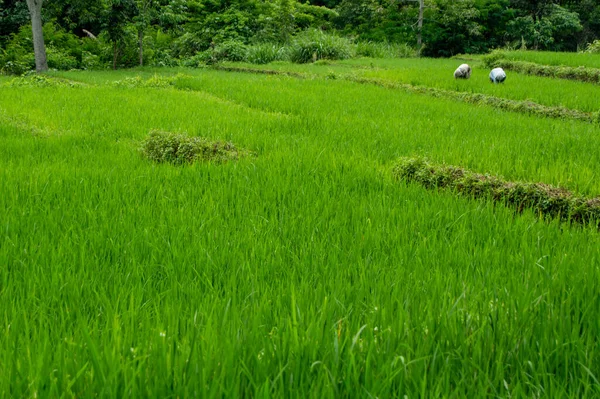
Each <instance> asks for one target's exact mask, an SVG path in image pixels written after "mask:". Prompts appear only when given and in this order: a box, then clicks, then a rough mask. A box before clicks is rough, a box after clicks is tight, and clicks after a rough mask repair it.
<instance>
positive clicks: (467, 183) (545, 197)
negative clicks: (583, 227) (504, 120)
mask: <svg viewBox="0 0 600 399" xmlns="http://www.w3.org/2000/svg"><path fill="white" fill-rule="evenodd" d="M393 174H394V177H396V178H397V179H400V180H406V181H409V182H416V183H419V184H421V185H423V186H424V187H425V188H429V189H449V190H454V191H455V192H457V193H459V194H461V195H465V196H469V197H472V198H486V199H491V200H492V201H495V202H500V203H503V204H505V205H507V206H511V207H514V208H515V209H516V210H517V211H518V212H522V211H523V210H524V209H527V208H528V209H531V210H533V211H534V212H535V213H537V214H539V215H541V216H544V217H549V218H558V219H561V220H568V221H573V222H578V223H583V224H588V223H593V224H595V225H596V226H598V225H599V222H600V198H592V199H589V198H584V197H580V196H576V195H575V194H573V193H572V192H570V191H568V190H565V189H563V188H559V187H554V186H551V185H548V184H543V183H523V182H511V181H506V180H503V179H502V178H500V177H496V176H491V175H487V174H485V175H483V174H479V173H475V172H472V171H469V170H467V169H463V168H460V167H456V166H451V165H435V164H430V163H429V162H427V160H425V159H424V158H402V159H400V160H399V161H398V162H397V163H396V165H395V166H394V169H393Z"/></svg>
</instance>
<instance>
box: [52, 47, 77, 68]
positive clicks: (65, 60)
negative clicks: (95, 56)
mask: <svg viewBox="0 0 600 399" xmlns="http://www.w3.org/2000/svg"><path fill="white" fill-rule="evenodd" d="M46 56H47V60H48V68H50V69H58V70H60V71H68V70H70V69H77V68H78V67H79V62H78V61H77V59H76V58H75V57H73V56H71V55H69V54H67V53H65V52H63V51H61V50H60V49H57V48H56V47H52V46H47V47H46Z"/></svg>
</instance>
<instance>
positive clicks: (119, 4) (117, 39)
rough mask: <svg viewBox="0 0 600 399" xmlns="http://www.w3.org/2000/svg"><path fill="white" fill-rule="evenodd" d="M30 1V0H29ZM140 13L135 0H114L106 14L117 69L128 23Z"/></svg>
mask: <svg viewBox="0 0 600 399" xmlns="http://www.w3.org/2000/svg"><path fill="white" fill-rule="evenodd" d="M27 1H30V0H27ZM137 14H138V9H137V6H136V4H135V2H134V1H133V0H112V1H111V2H110V4H109V8H108V12H107V15H106V21H105V23H106V32H107V34H108V39H109V40H110V41H111V43H112V44H113V69H117V61H118V60H119V55H120V54H121V51H122V47H123V45H124V44H125V36H126V35H127V32H126V31H125V28H126V26H127V23H128V22H130V21H131V19H132V18H133V17H134V16H135V15H137Z"/></svg>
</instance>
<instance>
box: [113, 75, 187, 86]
mask: <svg viewBox="0 0 600 399" xmlns="http://www.w3.org/2000/svg"><path fill="white" fill-rule="evenodd" d="M182 77H186V75H184V74H181V73H178V74H177V75H175V76H160V75H156V74H155V75H154V76H152V77H150V78H148V79H143V78H142V77H141V76H139V75H136V76H133V77H129V78H125V79H122V80H117V81H114V82H113V83H112V84H113V85H114V86H117V87H127V88H134V87H154V88H165V87H170V86H173V85H174V84H175V81H176V80H177V79H179V78H182Z"/></svg>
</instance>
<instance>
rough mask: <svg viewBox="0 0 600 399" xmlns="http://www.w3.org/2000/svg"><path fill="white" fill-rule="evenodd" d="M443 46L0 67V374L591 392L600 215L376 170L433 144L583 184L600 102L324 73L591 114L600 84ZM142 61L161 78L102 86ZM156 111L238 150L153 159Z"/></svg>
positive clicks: (157, 384)
mask: <svg viewBox="0 0 600 399" xmlns="http://www.w3.org/2000/svg"><path fill="white" fill-rule="evenodd" d="M377 63H380V64H377ZM458 63H460V62H457V61H454V60H452V61H448V60H437V61H435V60H385V61H377V60H369V59H364V60H360V61H349V62H342V63H339V64H338V63H333V64H330V65H307V66H291V65H289V64H276V65H266V66H264V67H263V68H266V69H269V68H277V69H279V70H289V71H292V70H293V71H299V72H303V73H309V74H310V76H309V78H306V79H299V78H296V77H290V76H280V75H259V74H250V73H234V72H225V71H216V70H210V69H195V70H194V69H158V70H151V69H146V70H129V71H118V72H108V71H104V72H87V71H84V72H77V71H73V72H62V73H60V74H59V73H54V74H52V76H57V77H60V78H61V79H63V80H66V81H74V82H82V83H84V85H73V86H71V85H55V86H35V85H32V86H10V85H4V86H2V87H1V88H0V192H1V193H2V195H1V196H0V232H1V233H0V264H2V265H3V266H4V267H2V268H0V320H2V330H0V396H3V397H34V396H35V397H58V396H64V397H87V396H101V397H119V398H121V397H223V396H227V397H250V396H251V397H264V398H267V397H298V398H304V397H319V398H321V397H403V396H404V395H406V397H438V396H442V397H509V396H511V397H578V398H579V397H597V396H598V395H600V383H599V378H600V346H599V345H600V344H599V339H598V337H600V284H598V282H599V281H600V233H599V231H598V229H597V227H596V226H594V225H591V224H587V225H586V224H584V225H572V224H568V223H563V222H561V221H560V220H555V219H554V220H547V219H546V218H544V217H541V216H540V215H539V214H537V213H536V212H534V211H532V210H528V209H525V210H524V211H523V212H522V213H515V212H514V210H513V209H511V208H509V207H505V206H502V205H499V204H497V203H494V202H493V201H486V200H478V201H474V200H473V199H472V198H469V197H468V196H457V195H456V194H455V193H453V192H452V191H451V190H428V189H425V188H423V187H422V186H420V185H417V184H412V183H410V182H405V181H397V180H396V179H395V178H394V176H393V173H392V169H393V167H394V165H395V163H396V162H397V160H398V159H399V158H401V157H415V156H424V157H426V158H427V159H429V160H431V161H433V162H436V163H448V164H451V165H459V166H461V167H464V168H468V169H470V170H475V171H480V172H481V173H490V174H493V175H496V176H502V177H503V178H505V179H506V180H509V181H527V182H540V183H545V184H549V185H553V186H558V187H563V188H565V189H567V190H569V191H572V192H574V193H577V194H578V195H582V196H585V197H587V198H594V197H597V196H599V195H600V179H599V178H598V176H599V174H600V162H599V161H600V125H598V124H593V123H585V122H579V121H575V120H569V119H564V120H560V119H549V118H542V117H537V116H531V115H526V114H522V113H518V112H506V111H501V110H497V109H495V108H493V107H488V106H476V105H473V104H467V103H460V102H454V101H451V100H448V99H444V98H434V97H431V96H427V95H422V94H415V93H407V92H404V91H401V90H393V89H386V88H383V87H378V86H375V85H368V84H359V83H355V82H351V81H347V80H344V79H332V77H334V76H335V75H336V74H338V75H339V74H342V73H345V74H354V75H355V76H367V75H369V76H370V75H372V76H377V77H379V78H382V79H389V80H390V81H396V80H398V81H402V82H408V83H413V84H418V85H424V86H430V87H440V88H446V89H449V90H473V91H478V92H479V91H481V92H485V93H492V94H494V95H497V96H499V97H506V98H516V99H527V98H530V99H533V100H536V101H539V102H540V103H542V104H550V105H552V104H561V105H564V106H567V107H570V108H573V109H578V110H585V111H589V112H595V111H598V106H597V105H594V100H595V92H594V90H592V89H595V90H598V89H597V86H593V85H591V84H585V83H582V84H575V83H573V82H565V81H560V80H553V79H549V78H534V77H527V76H522V77H520V76H514V75H513V74H509V79H507V82H506V83H505V84H504V85H503V86H490V85H489V82H487V81H486V79H487V75H485V76H484V75H483V72H482V76H481V77H479V76H478V75H477V73H476V71H474V74H473V78H472V79H471V80H470V81H466V82H464V81H461V82H456V81H454V79H453V78H452V72H453V70H454V68H455V66H454V67H452V66H453V65H457V64H458ZM436 65H437V67H436ZM419 67H422V68H423V70H425V71H427V73H422V74H418V73H417V72H418V69H419ZM313 71H317V72H313ZM136 76H139V77H140V78H137V79H138V80H148V79H153V78H154V79H158V80H160V78H161V77H165V79H166V77H169V79H171V80H170V81H171V82H172V84H171V83H169V84H168V85H158V86H159V87H140V86H139V85H137V86H136V85H134V84H132V85H129V86H128V85H116V84H114V82H117V81H120V82H123V81H124V80H125V79H127V78H132V77H136ZM51 79H52V78H51ZM167 80H168V79H167ZM9 81H10V79H2V80H0V84H3V83H6V82H9ZM532 86H536V87H532ZM561 90H564V91H568V92H569V93H570V94H571V96H563V97H564V98H562V99H561V97H560V91H561ZM566 97H568V98H566ZM152 131H161V132H172V133H174V134H185V135H187V136H198V137H202V138H203V139H206V140H208V141H210V142H231V143H234V144H235V146H236V147H239V148H243V149H246V150H248V151H250V152H252V154H253V156H251V157H240V158H239V159H234V160H230V161H228V162H195V163H193V164H188V163H185V164H183V165H172V164H169V163H162V164H156V163H154V162H151V161H149V160H148V159H146V158H145V157H143V156H142V154H141V153H140V147H141V145H142V143H143V142H144V140H146V139H147V138H148V137H149V134H150V132H152Z"/></svg>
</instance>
